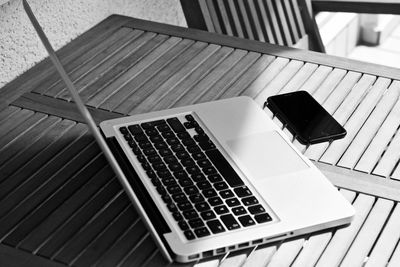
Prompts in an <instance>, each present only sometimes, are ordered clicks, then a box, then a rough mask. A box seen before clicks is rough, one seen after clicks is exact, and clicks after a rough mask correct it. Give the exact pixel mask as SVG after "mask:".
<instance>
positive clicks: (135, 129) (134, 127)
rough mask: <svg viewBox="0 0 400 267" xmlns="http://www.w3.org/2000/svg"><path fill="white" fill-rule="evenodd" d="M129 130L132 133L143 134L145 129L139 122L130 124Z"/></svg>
mask: <svg viewBox="0 0 400 267" xmlns="http://www.w3.org/2000/svg"><path fill="white" fill-rule="evenodd" d="M128 129H129V131H130V132H131V134H132V135H138V134H142V133H143V130H142V128H140V126H139V125H138V124H135V125H130V126H128Z"/></svg>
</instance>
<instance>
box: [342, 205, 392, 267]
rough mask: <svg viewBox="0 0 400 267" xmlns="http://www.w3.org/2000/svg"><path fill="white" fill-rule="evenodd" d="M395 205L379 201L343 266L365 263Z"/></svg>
mask: <svg viewBox="0 0 400 267" xmlns="http://www.w3.org/2000/svg"><path fill="white" fill-rule="evenodd" d="M393 205H394V203H393V201H389V200H386V199H381V198H380V199H378V200H377V202H376V203H375V205H374V207H373V208H372V210H371V212H370V213H369V215H368V218H367V219H366V220H365V222H364V225H363V226H362V228H361V230H360V232H359V233H358V234H357V237H356V239H355V240H354V241H353V244H352V245H351V247H350V249H349V251H348V252H347V254H346V256H345V258H344V259H343V261H342V263H341V264H342V265H343V266H361V265H362V264H363V263H364V261H365V259H366V257H367V256H368V253H369V251H370V250H371V248H372V246H373V245H374V242H375V240H376V238H377V237H378V235H379V233H380V232H381V230H382V227H383V226H384V224H385V221H386V219H387V218H388V216H389V213H390V211H391V210H392V208H393Z"/></svg>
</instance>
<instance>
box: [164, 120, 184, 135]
mask: <svg viewBox="0 0 400 267" xmlns="http://www.w3.org/2000/svg"><path fill="white" fill-rule="evenodd" d="M167 122H168V124H169V126H171V128H172V130H173V131H174V132H176V133H179V132H186V129H185V127H183V125H182V123H181V122H180V121H179V120H178V118H170V119H167Z"/></svg>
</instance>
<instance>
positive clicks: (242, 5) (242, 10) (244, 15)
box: [236, 0, 257, 40]
mask: <svg viewBox="0 0 400 267" xmlns="http://www.w3.org/2000/svg"><path fill="white" fill-rule="evenodd" d="M236 3H237V5H238V7H239V9H238V12H239V13H240V17H241V18H242V21H243V24H244V29H245V30H246V32H245V37H246V36H247V38H248V39H250V40H257V39H256V38H255V37H254V34H253V30H252V28H251V25H250V20H249V16H248V13H247V10H246V7H245V1H243V0H237V2H236Z"/></svg>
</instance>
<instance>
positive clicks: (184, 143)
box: [182, 138, 197, 147]
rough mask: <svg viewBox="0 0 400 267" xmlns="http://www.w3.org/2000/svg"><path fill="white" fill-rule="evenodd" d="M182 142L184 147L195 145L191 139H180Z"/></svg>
mask: <svg viewBox="0 0 400 267" xmlns="http://www.w3.org/2000/svg"><path fill="white" fill-rule="evenodd" d="M182 144H183V145H184V146H186V147H191V146H197V144H196V142H195V141H194V140H193V139H191V138H190V139H189V138H186V139H182Z"/></svg>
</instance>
